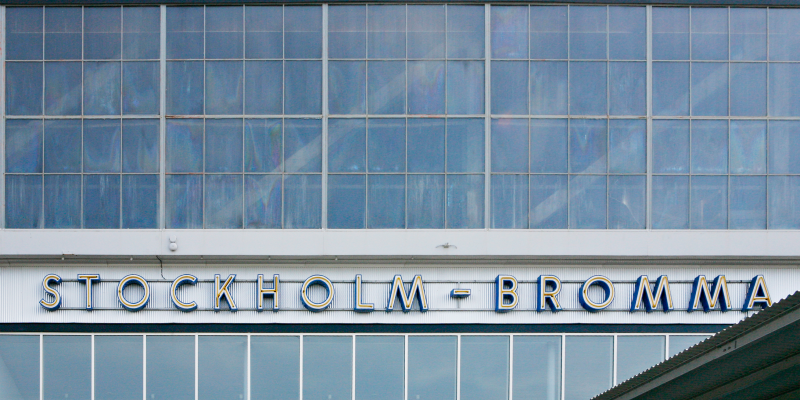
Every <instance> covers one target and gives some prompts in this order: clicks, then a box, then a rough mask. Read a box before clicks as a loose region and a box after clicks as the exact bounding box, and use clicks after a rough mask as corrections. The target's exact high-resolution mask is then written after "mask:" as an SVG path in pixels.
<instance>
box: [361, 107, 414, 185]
mask: <svg viewBox="0 0 800 400" xmlns="http://www.w3.org/2000/svg"><path fill="white" fill-rule="evenodd" d="M368 122H369V123H368V126H367V165H368V168H369V171H370V172H404V171H405V170H406V160H405V154H406V122H405V120H403V119H370V120H369V121H368Z"/></svg>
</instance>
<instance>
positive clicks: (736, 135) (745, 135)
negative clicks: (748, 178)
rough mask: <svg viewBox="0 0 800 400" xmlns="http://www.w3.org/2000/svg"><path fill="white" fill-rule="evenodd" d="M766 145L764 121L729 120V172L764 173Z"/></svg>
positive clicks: (765, 170)
mask: <svg viewBox="0 0 800 400" xmlns="http://www.w3.org/2000/svg"><path fill="white" fill-rule="evenodd" d="M766 147H767V123H766V121H731V155H730V163H731V173H733V174H763V173H766V172H767V148H766Z"/></svg>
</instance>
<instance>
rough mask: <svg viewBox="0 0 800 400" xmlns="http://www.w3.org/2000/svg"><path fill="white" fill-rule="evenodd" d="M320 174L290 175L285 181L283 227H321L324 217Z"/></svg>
mask: <svg viewBox="0 0 800 400" xmlns="http://www.w3.org/2000/svg"><path fill="white" fill-rule="evenodd" d="M321 185H322V179H321V178H320V176H319V175H288V176H286V179H285V180H284V182H283V187H284V189H283V190H284V195H283V200H284V203H283V207H284V211H283V227H284V228H288V229H319V227H320V223H321V218H322V189H321Z"/></svg>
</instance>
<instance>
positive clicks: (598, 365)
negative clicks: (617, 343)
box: [564, 336, 614, 400]
mask: <svg viewBox="0 0 800 400" xmlns="http://www.w3.org/2000/svg"><path fill="white" fill-rule="evenodd" d="M613 348H614V338H613V337H611V336H567V340H566V352H567V354H566V359H565V363H566V365H565V367H566V368H565V374H566V376H565V377H564V380H565V385H564V388H565V389H564V390H565V393H564V399H565V400H579V399H588V398H591V397H594V396H596V395H598V394H600V393H602V392H604V391H606V390H608V389H609V388H611V385H612V382H611V378H612V365H613Z"/></svg>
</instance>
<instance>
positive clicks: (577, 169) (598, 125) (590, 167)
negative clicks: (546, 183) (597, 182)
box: [569, 119, 608, 173]
mask: <svg viewBox="0 0 800 400" xmlns="http://www.w3.org/2000/svg"><path fill="white" fill-rule="evenodd" d="M607 148H608V125H607V121H606V120H604V119H600V120H592V119H572V120H570V122H569V164H570V168H569V170H570V172H572V173H592V172H606V162H607V161H606V160H607V158H606V152H607Z"/></svg>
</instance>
